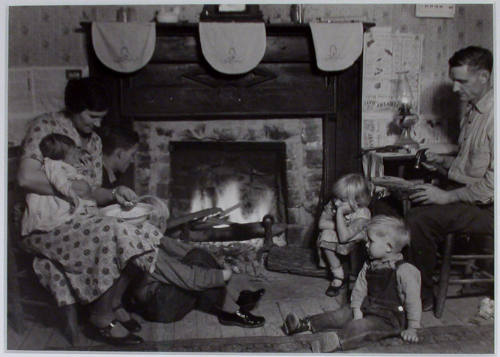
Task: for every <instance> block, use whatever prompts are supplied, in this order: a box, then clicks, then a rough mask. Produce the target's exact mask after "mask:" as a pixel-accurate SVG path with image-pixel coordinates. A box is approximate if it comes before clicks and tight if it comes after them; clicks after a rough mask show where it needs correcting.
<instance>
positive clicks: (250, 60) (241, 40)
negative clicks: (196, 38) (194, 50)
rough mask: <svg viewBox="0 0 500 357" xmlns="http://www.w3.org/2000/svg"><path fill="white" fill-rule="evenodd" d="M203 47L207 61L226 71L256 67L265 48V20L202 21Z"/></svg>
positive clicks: (220, 70) (246, 70)
mask: <svg viewBox="0 0 500 357" xmlns="http://www.w3.org/2000/svg"><path fill="white" fill-rule="evenodd" d="M198 28H199V31H200V43H201V50H202V52H203V55H204V56H205V59H206V60H207V62H208V63H210V65H211V66H212V67H213V68H214V69H215V70H217V71H219V72H221V73H225V74H240V73H246V72H249V71H250V70H252V69H254V68H255V67H257V65H258V64H259V63H260V61H261V60H262V57H264V53H265V51H266V26H265V25H264V23H263V22H259V23H248V22H243V23H242V22H200V24H199V27H198Z"/></svg>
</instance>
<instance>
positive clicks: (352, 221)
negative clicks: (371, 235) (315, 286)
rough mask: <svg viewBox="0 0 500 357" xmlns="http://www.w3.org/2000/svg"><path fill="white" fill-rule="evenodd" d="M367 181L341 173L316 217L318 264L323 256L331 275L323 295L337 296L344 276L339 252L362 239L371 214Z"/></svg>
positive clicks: (354, 175) (353, 175)
mask: <svg viewBox="0 0 500 357" xmlns="http://www.w3.org/2000/svg"><path fill="white" fill-rule="evenodd" d="M370 201H371V189H370V184H369V182H368V181H367V180H366V179H365V178H364V177H363V176H362V175H360V174H348V175H345V176H342V177H341V178H340V179H338V180H337V182H336V183H335V184H334V186H333V198H332V199H331V200H330V201H329V202H328V204H327V205H326V206H325V208H324V210H323V213H322V214H321V218H320V221H319V229H320V231H321V232H320V234H319V237H318V243H317V245H318V248H319V250H320V251H319V256H320V266H321V267H325V266H326V264H325V262H324V260H323V255H324V256H325V257H326V262H327V265H328V266H329V268H330V270H331V272H332V276H333V279H332V281H331V283H330V286H329V287H328V289H327V290H326V295H328V296H332V297H333V296H337V295H338V294H339V292H340V289H341V288H342V287H343V286H344V284H345V282H346V278H345V277H344V269H343V268H342V264H341V261H340V259H339V255H343V256H346V255H348V254H349V253H350V252H351V251H352V250H353V248H354V247H355V245H356V244H357V243H358V242H359V241H360V240H364V239H365V231H364V228H365V226H366V224H367V223H368V221H369V220H370V218H371V214H370V210H369V209H368V205H369V204H370Z"/></svg>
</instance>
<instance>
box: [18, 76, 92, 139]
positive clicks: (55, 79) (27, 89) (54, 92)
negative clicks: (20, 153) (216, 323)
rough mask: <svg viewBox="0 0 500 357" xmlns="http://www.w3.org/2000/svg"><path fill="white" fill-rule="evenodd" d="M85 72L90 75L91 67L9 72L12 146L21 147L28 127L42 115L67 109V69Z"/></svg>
mask: <svg viewBox="0 0 500 357" xmlns="http://www.w3.org/2000/svg"><path fill="white" fill-rule="evenodd" d="M68 69H71V70H81V72H82V76H83V77H86V76H88V73H89V70H88V67H86V66H85V67H75V66H71V67H25V68H12V69H9V84H8V91H9V92H8V113H9V114H8V115H9V118H8V122H9V126H8V137H9V139H8V140H9V145H10V144H12V145H19V144H20V143H21V140H22V139H23V137H24V133H25V128H26V124H27V123H28V122H29V121H30V120H31V119H32V118H34V117H36V116H37V115H39V114H41V113H46V112H52V111H59V110H62V109H64V88H65V87H66V83H67V78H66V70H68Z"/></svg>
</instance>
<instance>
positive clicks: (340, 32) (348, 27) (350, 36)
mask: <svg viewBox="0 0 500 357" xmlns="http://www.w3.org/2000/svg"><path fill="white" fill-rule="evenodd" d="M309 26H310V27H311V32H312V36H313V42H314V50H315V52H316V61H317V63H318V68H319V69H321V70H322V71H341V70H343V69H346V68H348V67H350V66H351V65H352V64H353V63H354V61H356V60H357V59H358V57H359V56H360V55H361V52H362V51H363V24H361V23H360V22H355V23H310V24H309Z"/></svg>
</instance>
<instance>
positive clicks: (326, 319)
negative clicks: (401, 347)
mask: <svg viewBox="0 0 500 357" xmlns="http://www.w3.org/2000/svg"><path fill="white" fill-rule="evenodd" d="M309 320H310V322H311V330H312V332H324V331H331V330H336V329H340V330H339V331H337V335H338V337H339V341H340V347H341V349H342V350H350V349H355V348H358V347H361V346H363V345H365V344H367V343H368V342H372V341H378V340H381V339H383V338H386V337H391V336H399V334H400V333H401V328H399V327H393V326H392V325H391V324H389V323H387V322H386V321H385V320H384V319H382V318H380V317H377V316H372V315H368V316H364V317H363V318H362V319H359V320H353V313H352V309H351V307H350V306H349V305H344V306H343V307H341V308H340V309H338V310H335V311H327V312H324V313H321V314H317V315H312V316H310V317H309ZM325 352H327V351H325ZM328 352H331V351H328Z"/></svg>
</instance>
